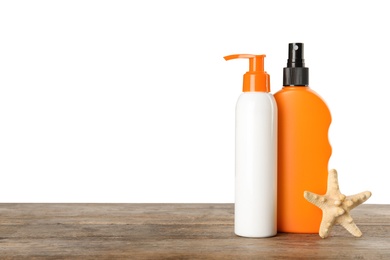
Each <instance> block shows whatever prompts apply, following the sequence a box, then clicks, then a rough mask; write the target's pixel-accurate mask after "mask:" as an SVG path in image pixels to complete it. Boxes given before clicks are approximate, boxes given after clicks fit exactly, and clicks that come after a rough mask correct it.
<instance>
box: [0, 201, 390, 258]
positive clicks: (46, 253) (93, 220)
mask: <svg viewBox="0 0 390 260" xmlns="http://www.w3.org/2000/svg"><path fill="white" fill-rule="evenodd" d="M352 217H353V218H354V220H355V222H356V223H357V225H358V226H359V228H360V229H361V230H362V232H363V237H361V238H355V237H353V236H351V235H350V234H349V233H348V232H347V231H346V230H344V229H343V228H342V227H340V226H336V227H335V228H334V229H333V231H332V233H331V236H330V237H329V238H327V239H321V238H320V237H319V236H318V234H286V233H279V234H278V235H277V236H275V237H272V238H260V239H254V238H242V237H238V236H236V235H235V234H234V233H233V205H232V204H14V203H9V204H8V203H4V204H0V259H287V258H306V259H315V258H317V259H318V258H319V259H390V205H370V204H363V205H361V206H359V207H358V208H356V209H354V210H353V211H352Z"/></svg>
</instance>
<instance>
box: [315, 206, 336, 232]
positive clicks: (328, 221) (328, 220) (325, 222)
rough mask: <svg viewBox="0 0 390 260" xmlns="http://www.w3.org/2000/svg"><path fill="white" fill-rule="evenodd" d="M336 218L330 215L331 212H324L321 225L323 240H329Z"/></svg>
mask: <svg viewBox="0 0 390 260" xmlns="http://www.w3.org/2000/svg"><path fill="white" fill-rule="evenodd" d="M335 220H336V218H335V217H334V216H333V214H329V212H327V211H324V212H323V214H322V221H321V225H320V232H319V235H320V237H322V238H327V237H328V236H329V234H330V231H331V230H332V228H333V225H334V223H335Z"/></svg>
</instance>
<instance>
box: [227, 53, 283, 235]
mask: <svg viewBox="0 0 390 260" xmlns="http://www.w3.org/2000/svg"><path fill="white" fill-rule="evenodd" d="M264 57H265V55H250V54H238V55H230V56H226V57H225V59H226V60H230V59H235V58H249V61H250V69H249V71H248V72H247V73H245V75H244V84H243V93H242V94H241V95H240V97H239V98H238V101H237V106H236V172H235V207H234V232H235V233H236V235H238V236H243V237H270V236H274V235H276V233H277V227H276V223H277V216H276V214H277V212H276V211H277V106H276V102H275V99H274V97H273V95H272V94H271V93H269V91H270V84H269V82H270V80H269V75H268V74H267V73H266V72H265V71H264Z"/></svg>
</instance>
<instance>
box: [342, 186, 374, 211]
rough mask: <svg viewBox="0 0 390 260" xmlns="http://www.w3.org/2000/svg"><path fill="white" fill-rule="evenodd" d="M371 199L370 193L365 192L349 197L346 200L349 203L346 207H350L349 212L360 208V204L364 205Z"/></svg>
mask: <svg viewBox="0 0 390 260" xmlns="http://www.w3.org/2000/svg"><path fill="white" fill-rule="evenodd" d="M370 197H371V192H370V191H364V192H360V193H358V194H355V195H351V196H347V198H346V200H345V201H346V203H347V205H346V206H347V207H348V210H352V209H354V208H356V207H357V206H359V205H360V204H362V203H363V202H365V201H366V200H368V199H369V198H370Z"/></svg>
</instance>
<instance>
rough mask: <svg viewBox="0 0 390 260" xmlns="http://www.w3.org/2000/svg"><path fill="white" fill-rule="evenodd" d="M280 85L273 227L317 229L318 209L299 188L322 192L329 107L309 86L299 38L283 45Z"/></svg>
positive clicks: (328, 152)
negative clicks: (284, 63)
mask: <svg viewBox="0 0 390 260" xmlns="http://www.w3.org/2000/svg"><path fill="white" fill-rule="evenodd" d="M288 51H289V55H288V60H287V67H286V68H284V70H283V86H284V87H283V89H281V90H280V91H278V92H277V93H276V94H275V99H276V103H277V105H278V231H280V232H292V233H318V230H319V228H320V223H321V218H322V212H321V210H320V209H319V208H317V207H315V206H314V205H312V204H310V203H308V202H307V201H306V200H305V198H304V197H303V193H304V191H305V190H307V191H311V192H314V193H317V194H325V193H326V187H327V176H328V161H329V158H330V155H331V153H332V149H331V146H330V144H329V141H328V129H329V126H330V123H331V120H332V119H331V115H330V112H329V109H328V107H327V105H326V104H325V102H324V101H323V100H322V98H321V97H320V96H319V95H318V94H317V93H316V92H314V91H313V90H312V89H310V88H309V68H306V67H305V60H304V55H303V43H290V44H289V46H288Z"/></svg>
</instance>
